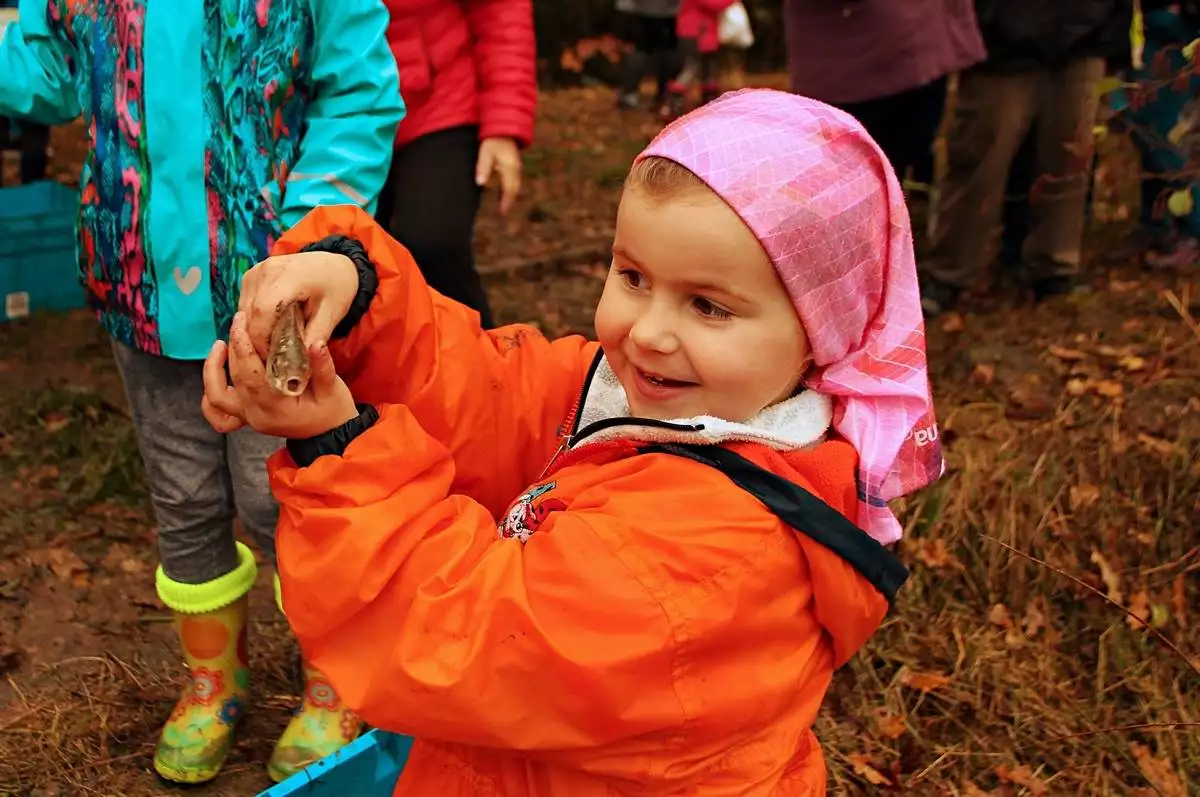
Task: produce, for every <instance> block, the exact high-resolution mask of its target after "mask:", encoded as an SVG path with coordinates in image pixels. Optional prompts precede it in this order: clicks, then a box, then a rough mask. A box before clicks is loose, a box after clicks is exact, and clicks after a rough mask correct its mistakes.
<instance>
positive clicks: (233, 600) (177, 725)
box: [154, 543, 258, 783]
mask: <svg viewBox="0 0 1200 797" xmlns="http://www.w3.org/2000/svg"><path fill="white" fill-rule="evenodd" d="M238 560H239V561H238V566H237V568H236V569H235V570H234V571H233V572H231V573H227V574H226V575H224V576H221V577H220V578H218V579H215V580H213V581H210V582H208V583H205V584H181V583H179V582H176V581H171V580H170V579H169V578H167V576H166V574H165V573H163V571H162V568H161V567H160V568H159V570H158V573H157V579H156V581H157V586H158V595H159V597H160V598H161V599H162V601H163V603H165V604H166V605H167V606H168V607H170V608H171V609H172V610H173V611H174V612H175V628H176V631H177V632H178V634H179V641H180V645H181V647H182V648H183V655H184V659H185V661H186V662H187V666H188V670H189V678H188V681H187V683H186V684H184V687H183V694H181V695H180V697H179V702H177V703H176V704H175V709H174V711H172V712H171V717H170V719H168V720H167V724H166V725H165V726H164V727H163V729H162V734H161V735H160V736H159V739H158V748H157V749H156V750H155V752H154V769H155V771H157V772H158V774H159V775H161V776H162V777H164V778H166V779H167V780H170V781H174V782H176V783H203V782H205V781H209V780H212V779H213V778H215V777H216V776H217V773H218V772H220V771H221V766H222V765H223V764H224V763H225V757H226V756H227V755H228V754H229V750H230V748H231V747H232V745H233V730H234V727H235V726H236V725H237V722H238V720H240V719H241V718H242V714H243V712H244V711H245V709H246V703H247V697H248V694H249V690H250V670H249V667H248V666H247V659H246V611H247V603H248V601H247V598H246V595H247V593H249V591H250V588H251V587H252V586H253V585H254V579H255V577H256V576H257V573H258V568H257V567H256V566H255V564H254V555H253V554H252V553H251V552H250V549H249V548H247V547H246V546H244V545H242V544H241V543H238Z"/></svg>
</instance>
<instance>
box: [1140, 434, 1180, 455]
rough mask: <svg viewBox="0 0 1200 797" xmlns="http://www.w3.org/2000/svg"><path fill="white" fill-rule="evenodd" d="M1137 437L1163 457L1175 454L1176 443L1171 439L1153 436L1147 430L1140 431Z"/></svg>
mask: <svg viewBox="0 0 1200 797" xmlns="http://www.w3.org/2000/svg"><path fill="white" fill-rule="evenodd" d="M1137 439H1138V442H1139V443H1141V444H1142V445H1144V446H1145V447H1146V448H1148V449H1150V450H1151V451H1153V452H1154V453H1155V454H1158V455H1159V456H1161V457H1170V456H1173V455H1174V454H1175V445H1174V444H1173V443H1171V442H1170V441H1169V440H1162V439H1159V438H1157V437H1151V436H1150V435H1148V434H1146V433H1145V432H1138V436H1137Z"/></svg>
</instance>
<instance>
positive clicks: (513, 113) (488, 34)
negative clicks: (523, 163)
mask: <svg viewBox="0 0 1200 797" xmlns="http://www.w3.org/2000/svg"><path fill="white" fill-rule="evenodd" d="M384 5H386V6H387V8H388V11H389V12H390V13H391V15H392V20H391V23H390V24H389V25H388V33H387V36H388V43H389V44H390V45H391V47H392V54H393V55H395V56H396V65H397V66H398V67H399V69H400V93H401V94H402V95H404V102H405V104H406V105H407V106H408V115H407V116H406V117H405V119H404V121H403V122H401V123H400V128H399V129H398V130H397V131H396V146H397V147H401V146H403V145H405V144H407V143H408V142H410V141H412V140H413V139H415V138H419V137H420V136H423V135H426V134H427V133H434V132H436V131H438V130H445V129H447V128H450V127H458V126H460V125H472V124H477V125H479V136H480V138H481V139H483V138H492V137H496V136H507V137H511V138H515V139H516V140H517V141H518V142H519V143H520V144H521V146H523V147H524V146H528V145H529V143H530V142H531V141H532V140H533V118H534V111H535V110H536V108H537V72H536V59H537V53H536V46H535V44H534V38H533V4H532V2H531V0H384Z"/></svg>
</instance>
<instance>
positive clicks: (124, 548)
mask: <svg viewBox="0 0 1200 797" xmlns="http://www.w3.org/2000/svg"><path fill="white" fill-rule="evenodd" d="M101 566H102V567H103V568H104V569H106V570H110V571H120V572H122V573H129V574H133V573H142V572H145V571H146V570H147V569H148V565H147V564H146V563H145V562H143V561H142V560H141V559H138V558H137V556H135V555H134V551H133V548H131V547H130V546H128V545H125V544H124V543H120V542H118V543H113V544H112V545H111V546H109V549H108V553H107V554H105V556H104V559H103V561H101Z"/></svg>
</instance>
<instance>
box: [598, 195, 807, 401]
mask: <svg viewBox="0 0 1200 797" xmlns="http://www.w3.org/2000/svg"><path fill="white" fill-rule="evenodd" d="M596 335H597V337H598V338H599V340H600V343H601V345H602V346H603V347H604V353H605V355H606V357H607V358H608V361H609V364H610V365H611V366H612V368H613V371H614V372H615V373H616V375H617V378H618V379H619V380H620V381H621V385H622V386H623V387H624V389H625V394H626V396H627V397H628V399H629V407H630V411H631V412H632V413H633V414H634V415H636V416H638V417H643V418H652V419H656V420H671V419H678V418H690V417H695V416H698V415H711V416H714V417H718V418H723V419H725V420H728V421H735V422H740V421H745V420H748V419H749V418H751V417H753V416H754V415H756V414H757V413H758V412H759V411H760V410H762V409H763V408H765V407H767V406H769V405H771V404H774V403H776V402H778V401H782V400H783V399H785V398H787V397H788V396H790V395H791V394H792V393H793V392H795V390H796V388H797V386H798V385H799V382H800V379H801V377H802V376H803V374H804V371H805V370H806V367H807V366H808V365H809V364H810V362H811V359H812V357H811V349H810V348H809V345H808V338H807V336H806V335H805V333H804V329H803V327H802V326H801V324H800V319H799V317H798V316H797V315H796V311H795V309H794V307H793V305H792V300H791V298H790V297H789V296H788V294H787V291H786V290H785V289H784V286H783V283H782V282H781V281H780V279H779V275H778V274H777V273H776V271H775V267H774V265H773V264H772V263H771V260H770V258H769V257H768V256H767V254H766V252H765V251H764V250H763V248H762V246H761V245H760V244H759V242H758V240H757V239H756V238H755V237H754V234H753V233H752V232H751V231H750V229H749V228H748V227H747V226H746V225H745V224H744V223H743V222H742V220H741V218H739V217H738V215H737V214H736V213H734V211H733V210H732V209H731V208H730V207H729V206H728V205H726V204H725V202H724V201H723V200H722V199H721V198H720V197H719V196H717V195H716V194H715V193H713V192H712V191H711V190H710V189H708V188H707V187H706V186H704V185H703V184H702V183H699V182H698V181H697V184H695V185H692V186H689V187H687V188H686V189H685V190H683V191H679V192H674V193H673V194H672V195H668V196H666V197H659V196H657V195H651V192H648V191H646V190H644V189H642V188H640V187H639V186H638V184H637V183H636V182H631V183H630V184H629V185H628V186H627V187H626V189H625V193H624V195H623V196H622V198H621V205H620V208H619V209H618V211H617V228H616V237H615V239H614V242H613V260H612V267H611V268H610V270H609V274H608V279H607V281H606V283H605V286H604V294H603V296H601V298H600V304H599V306H598V307H597V308H596Z"/></svg>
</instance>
